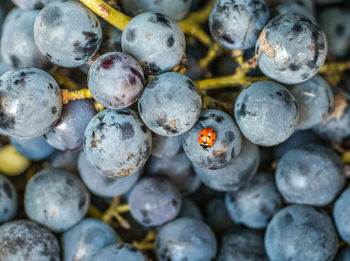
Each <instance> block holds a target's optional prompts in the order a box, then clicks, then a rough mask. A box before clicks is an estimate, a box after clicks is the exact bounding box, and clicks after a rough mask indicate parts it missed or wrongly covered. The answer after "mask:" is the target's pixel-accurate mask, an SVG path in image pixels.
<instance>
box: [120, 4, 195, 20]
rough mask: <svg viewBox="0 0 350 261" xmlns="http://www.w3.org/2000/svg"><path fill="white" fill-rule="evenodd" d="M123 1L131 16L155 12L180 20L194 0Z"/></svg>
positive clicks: (124, 7) (126, 10)
mask: <svg viewBox="0 0 350 261" xmlns="http://www.w3.org/2000/svg"><path fill="white" fill-rule="evenodd" d="M121 3H122V6H123V9H124V10H125V12H126V13H127V14H130V15H131V16H135V15H138V14H141V13H144V12H155V13H161V14H165V15H167V16H170V17H171V18H172V19H174V20H175V21H179V20H181V19H183V18H184V17H185V16H186V15H187V13H188V11H189V10H190V7H191V4H192V0H178V1H172V0H160V1H159V0H157V1H154V0H122V1H121Z"/></svg>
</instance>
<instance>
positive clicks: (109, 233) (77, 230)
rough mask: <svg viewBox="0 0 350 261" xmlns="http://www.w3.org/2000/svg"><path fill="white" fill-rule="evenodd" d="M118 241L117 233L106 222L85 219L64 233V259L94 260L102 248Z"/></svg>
mask: <svg viewBox="0 0 350 261" xmlns="http://www.w3.org/2000/svg"><path fill="white" fill-rule="evenodd" d="M117 241H118V238H117V234H116V233H115V231H114V230H113V228H111V227H110V226H109V225H107V224H106V223H103V222H102V221H100V220H97V219H93V218H86V219H83V220H82V221H80V222H79V223H78V224H76V225H75V226H73V227H72V228H70V229H69V230H68V231H66V232H64V234H63V235H62V246H63V256H64V260H65V261H93V260H95V259H94V258H95V255H96V254H97V253H98V252H99V251H100V250H101V249H103V248H104V247H106V246H107V245H109V244H112V243H115V242H117Z"/></svg>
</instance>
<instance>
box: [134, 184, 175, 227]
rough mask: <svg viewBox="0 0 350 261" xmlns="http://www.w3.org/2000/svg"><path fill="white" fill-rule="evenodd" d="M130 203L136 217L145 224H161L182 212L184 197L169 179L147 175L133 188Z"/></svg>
mask: <svg viewBox="0 0 350 261" xmlns="http://www.w3.org/2000/svg"><path fill="white" fill-rule="evenodd" d="M128 203H129V205H130V213H131V215H132V216H133V217H134V219H135V220H136V221H137V222H139V223H140V224H142V225H144V226H159V225H162V224H164V223H165V222H167V221H169V220H172V219H174V218H175V217H176V216H177V215H178V214H179V212H180V209H181V203H182V198H181V194H180V192H179V190H178V188H177V187H176V186H175V185H173V184H172V183H171V182H170V181H169V180H168V179H165V178H161V177H152V178H151V177H147V178H143V179H141V180H140V181H139V182H138V183H137V184H136V185H135V186H134V187H133V189H132V190H131V192H130V195H129V198H128Z"/></svg>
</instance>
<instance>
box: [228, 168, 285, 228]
mask: <svg viewBox="0 0 350 261" xmlns="http://www.w3.org/2000/svg"><path fill="white" fill-rule="evenodd" d="M225 202H226V208H227V210H228V213H229V214H230V217H231V218H232V220H233V221H234V222H235V223H236V224H237V223H238V224H244V225H246V226H247V227H250V228H254V229H263V228H265V227H266V226H267V224H268V222H269V221H270V218H271V217H272V216H273V215H274V214H275V213H276V212H277V211H278V210H279V209H280V208H282V198H281V196H280V194H279V193H278V191H277V188H276V185H275V181H274V179H273V176H272V175H270V174H268V173H264V172H260V173H258V174H257V175H256V176H255V177H254V178H253V180H251V181H250V182H249V183H248V184H247V185H246V186H244V187H243V188H241V189H239V190H237V191H232V192H228V193H226V198H225Z"/></svg>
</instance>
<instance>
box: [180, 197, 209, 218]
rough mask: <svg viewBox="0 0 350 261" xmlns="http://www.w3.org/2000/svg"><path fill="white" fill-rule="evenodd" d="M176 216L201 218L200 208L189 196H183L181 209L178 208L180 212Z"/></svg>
mask: <svg viewBox="0 0 350 261" xmlns="http://www.w3.org/2000/svg"><path fill="white" fill-rule="evenodd" d="M177 217H179V218H180V217H188V218H194V219H199V220H203V216H202V213H201V210H200V209H199V207H198V206H197V205H196V203H195V202H194V201H193V200H191V199H189V198H185V199H184V200H183V201H182V206H181V210H180V213H179V214H178V215H177Z"/></svg>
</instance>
